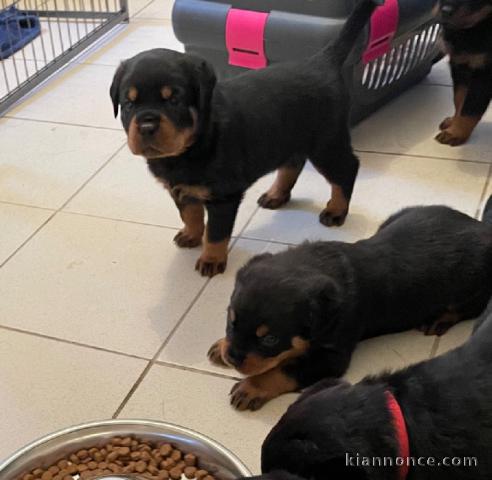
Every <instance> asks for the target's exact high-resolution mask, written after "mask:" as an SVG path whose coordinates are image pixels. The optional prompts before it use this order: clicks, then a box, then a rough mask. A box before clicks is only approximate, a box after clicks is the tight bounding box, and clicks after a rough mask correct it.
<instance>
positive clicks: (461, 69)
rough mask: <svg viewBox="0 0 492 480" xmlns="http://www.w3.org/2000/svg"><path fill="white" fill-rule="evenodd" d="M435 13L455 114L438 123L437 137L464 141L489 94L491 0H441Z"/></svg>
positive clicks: (448, 141)
mask: <svg viewBox="0 0 492 480" xmlns="http://www.w3.org/2000/svg"><path fill="white" fill-rule="evenodd" d="M437 15H438V18H439V21H440V22H441V24H442V26H443V29H444V44H445V49H446V51H447V53H449V58H450V64H451V74H452V77H453V84H454V105H455V109H456V112H455V114H454V117H449V118H446V119H445V120H444V121H443V122H442V123H441V125H440V129H441V133H439V134H438V135H437V137H436V139H437V140H438V141H439V142H441V143H445V144H448V145H452V146H455V145H461V144H462V143H465V142H466V141H467V140H468V138H469V137H470V135H471V134H472V132H473V130H474V128H475V127H476V125H477V124H478V122H479V121H480V119H481V118H482V116H483V114H484V113H485V112H486V110H487V107H488V106H489V103H490V99H491V98H492V1H491V0H441V1H440V2H439V4H438V6H437Z"/></svg>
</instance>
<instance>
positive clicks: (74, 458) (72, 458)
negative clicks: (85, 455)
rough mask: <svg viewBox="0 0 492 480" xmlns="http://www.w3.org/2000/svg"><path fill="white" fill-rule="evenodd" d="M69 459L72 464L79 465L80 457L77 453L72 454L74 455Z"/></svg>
mask: <svg viewBox="0 0 492 480" xmlns="http://www.w3.org/2000/svg"><path fill="white" fill-rule="evenodd" d="M69 459H70V461H71V462H72V463H79V457H77V455H75V453H72V455H70V457H69Z"/></svg>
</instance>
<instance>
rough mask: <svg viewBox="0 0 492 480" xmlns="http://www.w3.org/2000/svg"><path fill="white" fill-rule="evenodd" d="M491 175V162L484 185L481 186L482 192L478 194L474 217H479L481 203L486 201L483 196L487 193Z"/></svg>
mask: <svg viewBox="0 0 492 480" xmlns="http://www.w3.org/2000/svg"><path fill="white" fill-rule="evenodd" d="M491 176H492V164H491V165H490V167H489V172H488V175H487V179H486V180H485V185H484V186H483V190H482V194H481V195H480V200H479V202H478V206H477V209H476V211H475V218H477V219H479V217H480V211H481V207H482V203H484V202H485V201H486V198H485V196H486V195H487V190H488V189H489V186H490V183H491Z"/></svg>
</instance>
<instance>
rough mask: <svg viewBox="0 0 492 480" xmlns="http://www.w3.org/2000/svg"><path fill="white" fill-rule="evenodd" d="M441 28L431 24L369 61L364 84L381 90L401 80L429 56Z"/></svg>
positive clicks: (366, 66) (365, 68)
mask: <svg viewBox="0 0 492 480" xmlns="http://www.w3.org/2000/svg"><path fill="white" fill-rule="evenodd" d="M440 28H441V27H440V26H439V25H438V24H434V25H431V26H429V27H428V28H426V29H425V30H422V31H421V32H419V33H416V34H415V35H414V36H413V37H410V38H408V39H407V40H406V41H405V42H403V43H401V44H400V45H396V46H394V47H392V48H391V50H390V51H389V52H387V53H385V54H384V55H382V56H380V57H378V58H376V59H375V60H373V61H371V62H369V63H367V64H366V65H365V67H364V72H363V75H362V85H363V86H364V87H366V88H367V89H368V90H379V89H381V88H384V87H387V86H389V85H391V84H392V83H395V82H397V81H398V80H400V79H401V78H402V77H404V76H405V75H406V74H407V73H408V72H410V71H411V70H413V69H414V68H415V67H416V66H417V65H418V64H419V63H421V62H422V61H424V60H425V59H426V58H427V55H428V54H429V53H430V52H431V51H432V50H433V47H434V46H435V45H436V43H437V39H438V37H439V32H440Z"/></svg>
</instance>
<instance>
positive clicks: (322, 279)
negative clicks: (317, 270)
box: [307, 275, 342, 341]
mask: <svg viewBox="0 0 492 480" xmlns="http://www.w3.org/2000/svg"><path fill="white" fill-rule="evenodd" d="M307 282H308V283H309V286H308V288H307V291H308V295H309V307H310V308H309V309H310V312H309V313H310V319H309V330H310V334H311V335H310V336H311V338H312V339H317V340H320V341H322V339H323V338H326V336H327V334H328V333H329V331H330V330H331V329H333V327H334V324H335V322H336V317H337V315H338V311H339V309H340V306H341V302H342V298H341V291H340V287H339V286H338V285H337V284H336V283H335V281H334V280H333V279H332V278H330V277H326V276H322V275H314V276H311V277H310V278H309V279H308V280H307Z"/></svg>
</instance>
